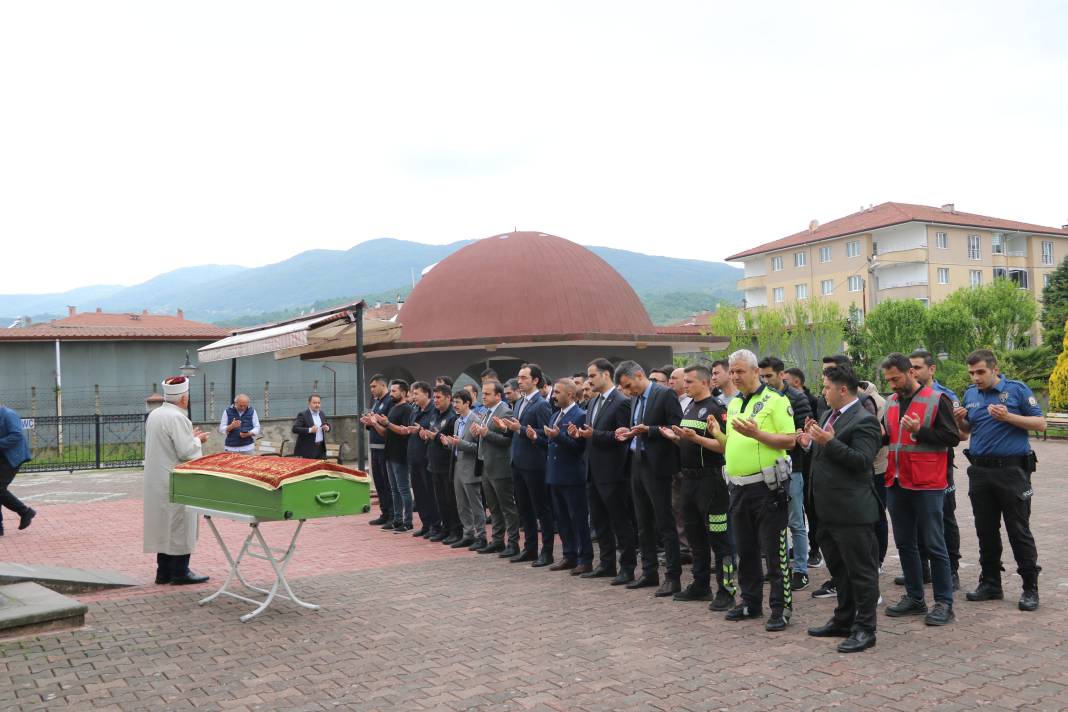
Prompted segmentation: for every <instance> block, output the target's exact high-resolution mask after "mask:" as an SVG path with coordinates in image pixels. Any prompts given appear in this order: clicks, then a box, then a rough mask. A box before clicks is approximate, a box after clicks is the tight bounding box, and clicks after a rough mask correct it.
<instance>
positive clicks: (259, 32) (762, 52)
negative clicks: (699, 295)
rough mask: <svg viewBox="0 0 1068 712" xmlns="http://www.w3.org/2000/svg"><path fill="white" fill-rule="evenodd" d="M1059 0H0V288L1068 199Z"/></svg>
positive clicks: (1059, 219)
mask: <svg viewBox="0 0 1068 712" xmlns="http://www.w3.org/2000/svg"><path fill="white" fill-rule="evenodd" d="M1065 8H1068V4H1066V3H1058V2H1012V3H1007V2H975V1H974V0H971V1H969V2H958V3H949V2H946V3H930V2H921V3H915V4H913V3H908V2H895V3H880V4H876V3H862V2H861V3H858V2H843V3H832V2H820V3H800V2H797V3H774V2H765V3H725V2H724V3H718V2H695V3H683V2H668V1H665V2H657V3H649V2H645V3H625V2H619V1H618V0H614V1H613V2H606V3H595V2H587V1H583V2H574V1H572V2H566V3H552V2H539V3H522V4H521V3H510V2H508V3H505V2H488V3H474V2H440V1H437V2H428V3H406V2H386V3H355V2H348V1H344V2H311V1H309V2H299V3H298V2H284V3H282V2H264V1H262V0H258V1H257V2H220V1H218V0H213V1H212V2H183V3H160V2H145V1H144V0H136V1H132V2H105V1H101V0H95V1H94V2H85V1H84V0H77V1H76V2H33V1H32V0H23V1H22V2H18V1H15V0H13V1H12V2H5V3H2V4H0V97H2V102H3V109H2V110H0V240H2V243H3V248H2V249H3V255H4V263H5V264H4V269H3V272H2V283H0V293H17V292H51V291H62V290H65V289H69V288H72V287H76V286H84V285H87V284H101V283H104V284H134V283H137V282H141V281H144V280H146V279H148V278H150V277H152V276H154V275H156V274H158V273H160V272H163V271H167V270H169V269H173V268H176V267H180V266H188V265H195V264H203V263H223V264H242V265H247V266H255V265H262V264H268V263H271V262H277V261H280V260H283V259H285V258H287V257H290V256H292V255H293V254H296V253H297V252H300V251H302V250H305V249H310V248H333V249H347V248H349V247H351V246H353V245H355V244H357V243H359V242H362V241H364V240H368V239H372V238H376V237H396V238H401V239H408V240H417V241H421V242H435V243H444V242H451V241H454V240H461V239H467V238H477V237H485V236H488V235H492V234H496V233H500V232H503V231H506V230H511V229H512V228H513V227H518V228H519V229H520V230H523V229H527V230H541V231H546V232H551V233H554V234H557V235H561V236H563V237H567V238H569V239H571V240H574V241H576V242H579V243H582V244H588V245H609V246H613V247H620V248H625V249H631V250H638V251H644V252H649V253H655V254H667V255H675V256H686V257H693V258H701V259H709V260H720V259H722V258H723V257H724V256H726V255H728V254H730V253H732V252H735V251H737V250H739V249H742V248H744V247H749V246H752V245H755V244H758V243H760V242H764V241H767V240H772V239H777V238H779V237H782V236H784V235H787V234H790V233H793V232H796V231H798V230H801V229H804V228H805V227H806V226H807V225H808V222H809V220H811V219H813V218H816V219H819V220H820V221H821V222H827V221H829V220H831V219H834V218H836V217H840V216H842V215H845V214H848V213H851V212H854V211H856V210H857V209H858V208H859V207H860V206H861V205H864V206H867V205H868V204H870V203H875V204H877V203H881V202H885V201H888V200H895V201H902V202H917V203H925V204H930V205H941V204H942V203H946V202H955V203H956V205H957V209H958V210H963V211H969V212H978V213H984V214H988V215H995V216H998V217H1005V218H1013V219H1018V220H1025V221H1029V222H1036V223H1040V224H1045V225H1057V226H1059V225H1062V224H1064V223H1068V190H1066V188H1068V185H1066V183H1068V181H1066V179H1065V171H1066V169H1068V142H1066V140H1065V137H1066V129H1065V126H1068V111H1066V109H1068V92H1066V91H1065V87H1066V81H1068V80H1066V77H1068V49H1066V47H1068V43H1066V42H1065V40H1064V38H1065V36H1066V29H1068V10H1066V9H1065Z"/></svg>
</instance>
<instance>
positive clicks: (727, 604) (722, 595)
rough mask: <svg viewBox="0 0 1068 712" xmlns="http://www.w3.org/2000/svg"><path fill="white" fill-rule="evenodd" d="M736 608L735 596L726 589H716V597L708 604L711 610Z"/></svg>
mask: <svg viewBox="0 0 1068 712" xmlns="http://www.w3.org/2000/svg"><path fill="white" fill-rule="evenodd" d="M732 608H734V596H732V595H731V594H729V593H727V592H726V591H716V597H715V598H713V599H712V603H709V604H708V610H710V611H717V612H719V611H729V610H730V609H732Z"/></svg>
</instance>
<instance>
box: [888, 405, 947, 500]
mask: <svg viewBox="0 0 1068 712" xmlns="http://www.w3.org/2000/svg"><path fill="white" fill-rule="evenodd" d="M941 398H942V394H941V393H939V392H938V391H936V390H934V389H933V388H931V387H930V386H925V387H923V388H921V389H920V390H919V391H918V392H917V393H916V395H914V396H913V397H912V402H911V403H909V407H908V410H906V411H905V415H911V416H913V417H914V418H918V419H919V421H920V427H926V428H930V427H932V426H933V425H934V422H935V417H936V416H937V415H938V401H939V400H941ZM902 417H904V416H903V415H902V414H901V403H900V401H899V400H898V397H897V394H896V393H894V394H893V395H891V396H890V398H889V399H888V400H887V403H886V427H887V429H888V430H889V432H890V446H889V448H888V451H887V458H886V486H887V487H890V486H891V485H893V484H894V479H895V478H896V479H897V482H898V484H899V485H901V486H902V487H904V488H905V489H913V490H939V489H945V488H946V486H947V480H946V471H947V470H948V468H949V454H948V453H949V450H948V449H947V448H946V446H945V445H928V444H925V443H921V442H917V441H916V434H915V433H911V432H909V431H908V430H905V429H904V428H902V427H901V418H902Z"/></svg>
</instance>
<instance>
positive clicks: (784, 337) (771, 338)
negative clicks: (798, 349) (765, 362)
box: [754, 307, 790, 358]
mask: <svg viewBox="0 0 1068 712" xmlns="http://www.w3.org/2000/svg"><path fill="white" fill-rule="evenodd" d="M755 322H756V323H755V327H756V334H754V335H755V336H756V342H757V353H758V355H760V356H778V357H779V358H782V357H783V354H785V353H786V352H787V351H788V349H789V345H790V331H789V327H790V319H789V317H788V316H787V314H786V310H785V309H769V308H768V307H764V308H762V309H759V310H757V312H756V319H755Z"/></svg>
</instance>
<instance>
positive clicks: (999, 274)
mask: <svg viewBox="0 0 1068 712" xmlns="http://www.w3.org/2000/svg"><path fill="white" fill-rule="evenodd" d="M1008 278H1009V271H1008V270H1007V269H1005V268H1004V267H995V268H994V279H1008Z"/></svg>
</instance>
